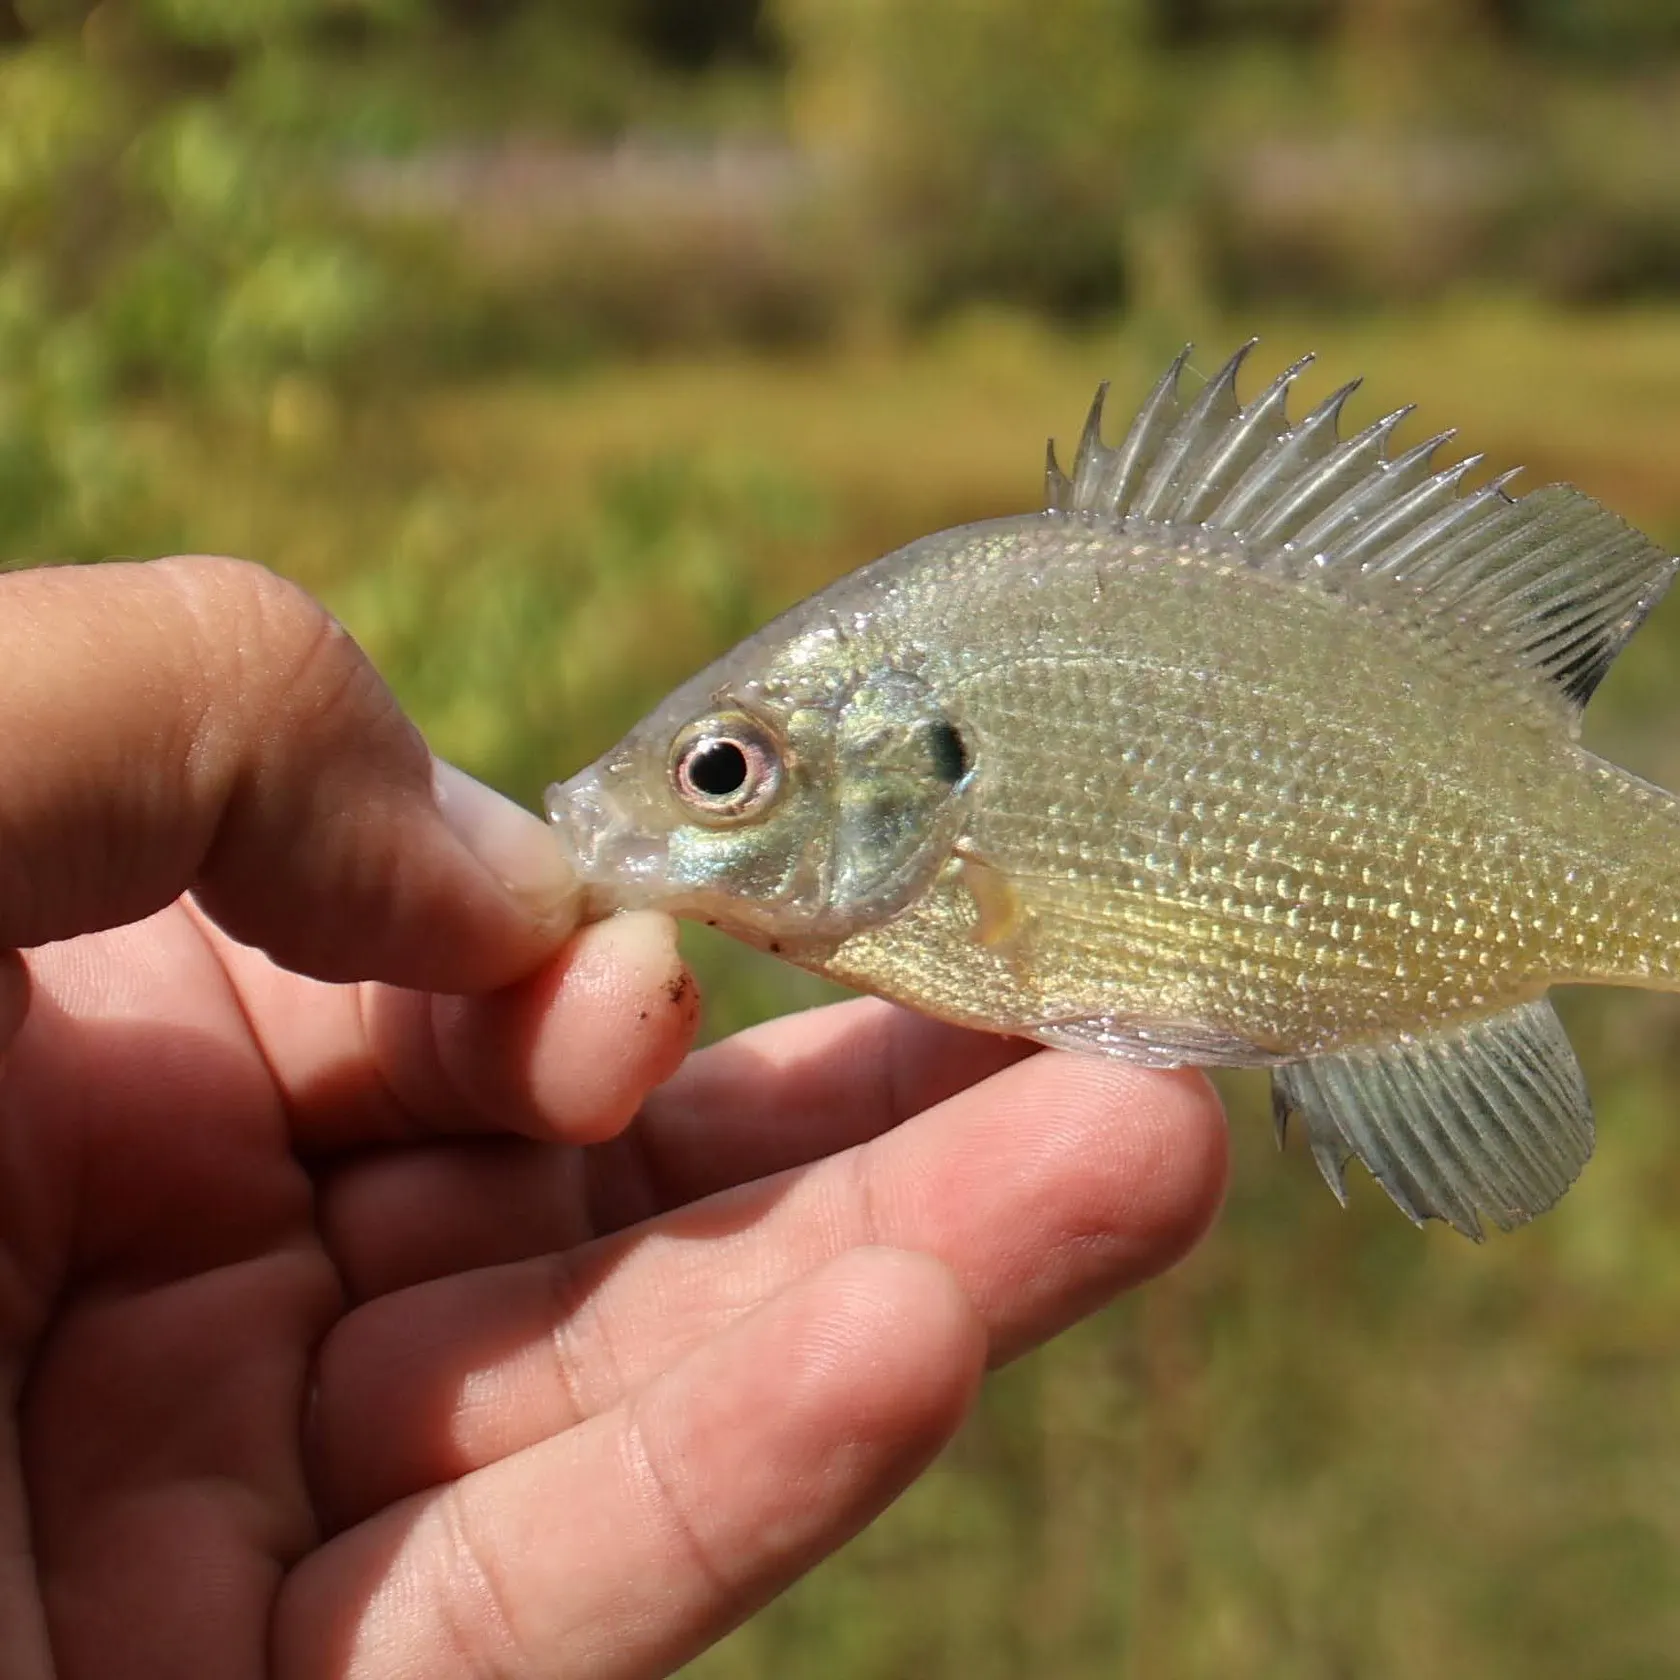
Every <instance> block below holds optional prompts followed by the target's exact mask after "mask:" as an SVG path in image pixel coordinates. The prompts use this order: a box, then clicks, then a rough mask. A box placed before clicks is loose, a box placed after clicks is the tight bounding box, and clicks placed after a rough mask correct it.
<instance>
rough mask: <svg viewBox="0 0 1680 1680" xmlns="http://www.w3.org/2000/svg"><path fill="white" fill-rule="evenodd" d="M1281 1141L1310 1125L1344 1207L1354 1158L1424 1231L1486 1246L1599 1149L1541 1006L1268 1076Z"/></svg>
mask: <svg viewBox="0 0 1680 1680" xmlns="http://www.w3.org/2000/svg"><path fill="white" fill-rule="evenodd" d="M1272 1102H1273V1107H1274V1111H1275V1113H1276V1116H1277V1121H1278V1126H1279V1133H1280V1136H1281V1133H1282V1129H1283V1126H1284V1124H1285V1122H1286V1120H1287V1118H1288V1116H1289V1115H1290V1114H1299V1115H1300V1116H1301V1117H1302V1119H1303V1120H1304V1121H1305V1122H1306V1127H1307V1137H1308V1141H1309V1143H1310V1144H1311V1147H1312V1152H1313V1157H1314V1159H1315V1160H1316V1161H1317V1162H1318V1166H1319V1170H1320V1171H1321V1172H1322V1173H1323V1174H1324V1177H1325V1180H1326V1182H1327V1183H1328V1184H1329V1185H1330V1188H1331V1189H1332V1190H1334V1191H1335V1193H1336V1195H1337V1197H1338V1198H1341V1199H1345V1192H1344V1189H1343V1184H1342V1169H1343V1168H1344V1167H1345V1165H1346V1164H1347V1162H1348V1160H1349V1158H1350V1157H1352V1156H1357V1157H1358V1158H1359V1159H1360V1160H1361V1161H1363V1162H1364V1163H1365V1165H1366V1167H1368V1168H1369V1169H1370V1172H1371V1175H1372V1177H1374V1178H1375V1179H1376V1180H1377V1182H1378V1183H1379V1184H1380V1185H1382V1187H1383V1189H1384V1190H1386V1191H1387V1192H1388V1194H1389V1196H1390V1197H1392V1198H1393V1200H1394V1202H1395V1203H1396V1204H1397V1205H1398V1206H1399V1208H1400V1209H1401V1211H1402V1212H1403V1213H1405V1214H1406V1216H1407V1217H1408V1218H1410V1219H1412V1220H1413V1221H1414V1222H1416V1223H1419V1224H1421V1223H1422V1222H1423V1221H1424V1220H1425V1219H1444V1220H1446V1221H1447V1222H1448V1223H1449V1224H1450V1225H1452V1226H1454V1227H1455V1228H1456V1229H1457V1230H1460V1231H1462V1232H1464V1234H1465V1235H1466V1236H1469V1237H1480V1235H1481V1223H1480V1220H1479V1218H1478V1214H1479V1213H1480V1214H1486V1215H1487V1217H1488V1218H1490V1219H1491V1220H1492V1221H1493V1222H1494V1224H1496V1225H1498V1226H1499V1227H1500V1228H1501V1229H1502V1230H1509V1229H1510V1228H1511V1227H1512V1226H1515V1225H1520V1224H1522V1223H1523V1222H1524V1221H1525V1220H1529V1219H1532V1218H1533V1217H1534V1216H1535V1215H1536V1214H1538V1213H1543V1212H1544V1211H1545V1210H1546V1209H1547V1208H1549V1207H1550V1206H1551V1205H1552V1204H1553V1203H1554V1202H1555V1201H1557V1199H1558V1198H1559V1197H1560V1196H1561V1195H1562V1194H1563V1193H1564V1191H1565V1190H1567V1189H1568V1188H1569V1186H1570V1185H1571V1184H1572V1183H1573V1182H1574V1181H1575V1179H1576V1177H1577V1175H1578V1174H1579V1173H1580V1171H1581V1168H1582V1167H1583V1166H1585V1165H1586V1162H1587V1159H1588V1157H1589V1156H1590V1155H1591V1154H1592V1148H1593V1118H1592V1105H1591V1103H1590V1101H1589V1099H1588V1096H1587V1087H1586V1081H1585V1079H1584V1078H1583V1077H1582V1074H1581V1067H1580V1064H1579V1063H1578V1062H1577V1061H1576V1059H1575V1052H1574V1051H1573V1050H1572V1049H1571V1048H1570V1044H1569V1040H1568V1038H1567V1037H1565V1035H1564V1031H1563V1026H1562V1023H1561V1022H1560V1021H1559V1020H1558V1018H1557V1014H1556V1011H1554V1010H1553V1008H1552V1006H1551V1004H1550V1003H1548V1002H1547V1001H1546V1000H1545V999H1544V998H1541V999H1538V1000H1537V1001H1535V1002H1533V1003H1525V1004H1522V1005H1519V1006H1518V1007H1517V1008H1515V1009H1509V1010H1506V1011H1504V1012H1503V1013H1502V1014H1499V1015H1490V1016H1487V1017H1484V1018H1483V1019H1481V1020H1478V1021H1472V1022H1469V1023H1467V1024H1465V1025H1463V1026H1457V1027H1450V1028H1446V1029H1443V1030H1441V1031H1438V1032H1433V1033H1427V1034H1421V1035H1418V1036H1416V1037H1407V1038H1405V1039H1402V1040H1401V1041H1399V1042H1398V1043H1395V1044H1390V1045H1380V1046H1375V1047H1373V1048H1371V1049H1360V1050H1350V1051H1346V1052H1343V1053H1342V1054H1339V1055H1328V1056H1315V1057H1313V1058H1312V1059H1311V1060H1310V1061H1304V1062H1290V1063H1288V1064H1287V1065H1286V1066H1283V1067H1279V1068H1275V1069H1274V1070H1273V1072H1272Z"/></svg>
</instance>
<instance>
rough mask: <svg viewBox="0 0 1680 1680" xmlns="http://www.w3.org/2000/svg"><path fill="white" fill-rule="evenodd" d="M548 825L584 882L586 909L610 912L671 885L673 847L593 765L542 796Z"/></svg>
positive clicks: (639, 903)
mask: <svg viewBox="0 0 1680 1680" xmlns="http://www.w3.org/2000/svg"><path fill="white" fill-rule="evenodd" d="M543 805H544V809H545V810H546V811H547V813H548V823H549V827H550V828H551V829H552V830H553V832H554V838H555V843H556V844H557V845H558V846H559V847H560V850H561V852H562V854H563V855H564V856H565V858H566V861H567V862H568V863H569V864H570V865H571V866H572V869H573V870H574V871H575V872H576V874H577V876H578V879H579V880H580V881H582V883H583V886H584V895H585V908H586V912H589V913H593V914H595V915H606V914H608V913H609V912H611V911H613V910H636V909H644V908H647V907H650V906H652V905H654V904H656V903H658V902H660V901H661V900H662V899H663V898H664V897H665V895H666V892H667V890H668V880H667V866H668V863H669V848H668V846H667V843H666V841H665V839H664V837H663V836H661V835H657V834H651V833H649V832H648V830H647V828H645V827H644V826H643V825H641V824H639V823H638V822H637V821H636V820H635V817H634V816H633V814H632V813H631V812H629V811H627V810H626V809H625V808H624V805H623V804H622V802H621V801H620V800H619V799H618V798H617V797H616V796H615V795H614V793H613V790H612V789H611V788H610V787H609V786H608V785H607V783H606V781H605V780H604V779H603V777H602V775H601V772H600V768H599V766H597V765H593V764H592V765H590V766H589V767H588V769H586V770H580V771H579V772H578V773H577V775H575V776H573V777H572V778H571V779H570V780H569V781H564V782H556V783H554V784H553V785H552V786H551V787H550V788H549V789H548V792H547V793H546V794H545V795H544V797H543Z"/></svg>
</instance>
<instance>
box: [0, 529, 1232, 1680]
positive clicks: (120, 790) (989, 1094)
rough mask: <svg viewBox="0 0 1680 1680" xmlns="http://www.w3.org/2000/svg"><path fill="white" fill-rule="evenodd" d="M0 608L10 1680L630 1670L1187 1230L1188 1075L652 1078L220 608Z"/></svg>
mask: <svg viewBox="0 0 1680 1680" xmlns="http://www.w3.org/2000/svg"><path fill="white" fill-rule="evenodd" d="M0 609H3V610H0V654H3V656H4V657H3V663H0V692H3V693H4V694H5V697H6V715H7V729H6V731H5V733H4V736H3V737H0V860H3V865H4V867H3V869H0V947H36V948H35V949H31V950H29V951H28V954H27V957H26V958H21V959H20V958H18V957H16V956H8V957H0V1046H4V1070H3V1076H0V1369H3V1371H4V1373H5V1376H6V1378H7V1381H8V1391H9V1396H10V1404H9V1406H8V1408H7V1411H6V1414H5V1416H6V1423H7V1425H8V1430H7V1438H6V1440H5V1442H4V1444H3V1447H0V1629H3V1630H4V1634H3V1636H0V1676H5V1677H6V1680H12V1677H13V1676H16V1677H19V1680H32V1677H35V1676H46V1675H49V1674H55V1675H57V1676H59V1677H61V1680H79V1677H81V1676H91V1675H97V1676H98V1677H99V1680H127V1677H130V1676H165V1675H167V1676H177V1675H182V1676H185V1675H190V1676H193V1677H194V1680H217V1677H220V1676H228V1677H234V1676H238V1677H241V1680H250V1677H257V1676H269V1675H272V1676H283V1677H287V1680H290V1677H292V1676H297V1677H304V1676H307V1677H310V1680H327V1677H331V1676H338V1675H345V1676H348V1675H355V1676H360V1677H365V1680H375V1677H381V1680H382V1677H386V1676H391V1677H395V1676H399V1675H400V1676H404V1677H405V1680H406V1677H423V1676H430V1675H438V1676H444V1675H448V1676H457V1675H463V1674H471V1675H487V1676H488V1675H495V1676H507V1677H516V1676H517V1677H523V1676H533V1677H535V1676H538V1675H541V1676H544V1677H552V1676H566V1675H589V1676H592V1677H607V1676H634V1675H652V1674H658V1673H662V1672H665V1671H667V1670H668V1669H670V1668H671V1667H673V1666H675V1665H676V1664H677V1663H679V1662H680V1661H682V1660H683V1659H684V1658H685V1657H687V1656H689V1655H691V1654H692V1653H693V1652H695V1651H696V1650H698V1649H699V1648H701V1647H702V1646H703V1645H705V1644H706V1643H707V1642H709V1641H710V1640H712V1639H715V1638H716V1637H718V1636H719V1635H720V1634H721V1633H722V1632H723V1631H724V1630H726V1629H727V1628H728V1627H729V1626H731V1625H732V1624H733V1623H734V1622H736V1621H738V1620H739V1619H740V1618H741V1617H743V1616H744V1615H746V1614H747V1613H749V1612H750V1611H751V1609H752V1608H753V1607H754V1606H756V1605H757V1604H759V1603H761V1602H763V1601H764V1600H765V1599H766V1598H768V1597H769V1596H771V1595H772V1594H773V1593H774V1592H776V1591H777V1590H779V1589H780V1588H781V1587H782V1586H783V1585H785V1584H786V1583H787V1582H788V1581H790V1580H791V1579H793V1578H794V1577H795V1576H796V1575H797V1574H799V1573H800V1572H801V1571H802V1570H803V1569H805V1568H807V1567H809V1566H810V1565H811V1564H812V1563H813V1562H814V1561H815V1560H816V1559H817V1558H819V1557H820V1556H821V1555H823V1554H824V1553H825V1552H826V1551H828V1550H830V1549H832V1548H833V1547H834V1546H836V1545H837V1544H839V1543H840V1542H841V1541H842V1540H844V1539H845V1538H846V1537H848V1536H849V1535H850V1534H851V1533H852V1532H854V1531H855V1530H856V1529H857V1528H858V1527H859V1526H861V1525H862V1524H863V1523H864V1522H866V1521H867V1520H868V1519H869V1518H870V1517H871V1516H872V1515H873V1514H874V1513H875V1512H876V1511H878V1510H879V1509H880V1508H881V1507H882V1506H883V1505H884V1504H885V1503H886V1502H887V1501H888V1500H890V1499H891V1498H892V1496H893V1495H894V1494H895V1493H896V1492H897V1491H898V1490H899V1489H900V1488H902V1487H903V1486H904V1485H905V1484H906V1483H907V1482H908V1481H909V1480H911V1479H912V1478H913V1477H914V1475H915V1474H916V1473H917V1472H918V1471H919V1470H920V1468H921V1467H922V1466H923V1465H924V1464H925V1463H926V1462H927V1460H928V1459H929V1458H930V1457H931V1456H932V1455H933V1453H934V1452H935V1451H937V1449H938V1447H939V1446H940V1444H941V1443H942V1442H943V1441H944V1440H945V1439H946V1438H947V1436H948V1435H949V1434H950V1432H951V1431H952V1429H954V1428H955V1426H956V1424H957V1423H958V1421H959V1420H960V1418H961V1416H962V1413H963V1411H964V1408H965V1406H966V1404H967V1402H968V1400H969V1398H970V1396H971V1394H972V1392H973V1389H974V1385H975V1383H976V1382H977V1380H978V1377H979V1373H980V1371H981V1369H982V1367H983V1365H984V1364H985V1363H987V1362H988V1361H991V1362H994V1363H995V1362H997V1361H1000V1360H1003V1359H1007V1358H1009V1357H1011V1356H1012V1355H1014V1354H1015V1353H1018V1352H1020V1351H1021V1350H1023V1349H1024V1348H1026V1347H1029V1346H1031V1345H1032V1344H1033V1343H1035V1342H1037V1341H1039V1340H1042V1339H1043V1338H1044V1337H1046V1336H1048V1335H1049V1334H1051V1333H1052V1332H1053V1331H1055V1330H1056V1329H1057V1328H1059V1327H1060V1326H1062V1325H1064V1324H1065V1323H1067V1322H1068V1321H1069V1320H1070V1319H1072V1318H1074V1317H1075V1316H1077V1315H1078V1314H1079V1313H1081V1312H1083V1311H1086V1310H1088V1309H1089V1308H1090V1307H1092V1306H1094V1305H1096V1304H1097V1303H1098V1302H1099V1301H1101V1300H1103V1299H1105V1298H1106V1297H1107V1296H1109V1295H1111V1294H1112V1293H1113V1292H1114V1291H1116V1290H1117V1289H1120V1288H1123V1287H1125V1286H1127V1285H1128V1284H1131V1283H1135V1282H1137V1281H1139V1280H1140V1279H1142V1278H1144V1277H1146V1276H1147V1275H1149V1274H1150V1273H1151V1272H1153V1271H1156V1270H1158V1269H1159V1268H1161V1267H1162V1266H1164V1265H1166V1264H1167V1263H1169V1262H1170V1261H1171V1260H1172V1259H1173V1258H1175V1257H1176V1256H1177V1255H1178V1254H1179V1253H1181V1252H1182V1251H1183V1250H1184V1248H1185V1247H1187V1246H1188V1245H1189V1244H1190V1243H1191V1242H1192V1241H1193V1240H1194V1238H1195V1237H1196V1235H1197V1234H1198V1233H1199V1232H1200V1230H1201V1229H1202V1228H1203V1226H1204V1225H1205V1224H1206V1222H1207V1220H1208V1219H1209V1218H1210V1217H1211V1214H1212V1210H1213V1208H1214V1206H1215V1204H1216V1202H1217V1200H1218V1196H1219V1192H1220V1187H1221V1182H1222V1176H1223V1162H1224V1154H1223V1133H1222V1128H1221V1126H1220V1124H1219V1120H1218V1113H1217V1108H1216V1106H1215V1104H1214V1101H1213V1098H1212V1096H1211V1094H1210V1093H1209V1091H1208V1088H1207V1087H1206V1085H1205V1084H1204V1083H1203V1082H1202V1081H1201V1080H1200V1079H1199V1078H1196V1077H1194V1076H1190V1075H1161V1074H1150V1073H1145V1072H1142V1071H1140V1070H1135V1069H1131V1068H1128V1067H1125V1066H1123V1065H1120V1064H1111V1063H1106V1062H1102V1061H1098V1060H1095V1059H1086V1058H1078V1057H1073V1056H1065V1055H1059V1054H1049V1053H1045V1054H1035V1055H1028V1054H1027V1052H1026V1049H1025V1047H1023V1046H1021V1045H1018V1044H1014V1043H1011V1042H1009V1041H1006V1040H1001V1039H993V1038H988V1037H985V1036H983V1035H977V1034H968V1033H962V1032H958V1031H956V1030H955V1029H952V1028H948V1027H943V1026H940V1025H937V1024H935V1023H932V1022H927V1021H923V1020H921V1019H919V1018H916V1017H913V1016H910V1015H907V1014H904V1013H902V1012H900V1011H896V1010H894V1009H891V1008H889V1007H888V1006H886V1005H883V1004H879V1003H876V1002H874V1001H862V1002H858V1003H854V1004H846V1005H842V1006H839V1007H838V1008H836V1009H832V1010H823V1011H817V1012H815V1013H813V1014H810V1015H807V1016H803V1017H797V1018H792V1019H789V1020H785V1021H781V1022H777V1023H773V1024H771V1025H769V1026H766V1027H763V1028H760V1029H757V1030H756V1031H754V1032H751V1033H747V1034H743V1035H741V1036H740V1037H739V1038H737V1039H734V1040H732V1041H730V1042H728V1043H726V1044H723V1045H720V1046H717V1047H714V1048H713V1049H711V1050H707V1051H705V1052H702V1053H701V1054H699V1055H697V1056H694V1057H692V1058H691V1059H690V1060H689V1061H688V1062H687V1063H686V1064H684V1065H683V1066H682V1068H681V1071H680V1072H676V1071H675V1070H676V1069H677V1067H678V1063H679V1062H680V1061H681V1058H682V1055H683V1052H684V1050H685V1049H686V1046H687V1042H688V1038H689V1035H690V1033H691V1031H692V1026H693V1022H694V1011H695V1001H694V995H693V988H692V985H691V984H690V983H689V981H688V979H687V976H686V974H685V973H684V971H683V969H682V967H681V964H680V961H679V959H678V958H677V956H676V952H675V946H674V943H673V938H672V929H671V925H670V924H669V923H668V922H666V921H664V920H663V919H661V918H657V917H650V916H636V917H625V918H620V919H617V920H615V921H612V922H607V923H603V924H600V925H598V926H594V927H590V928H586V929H584V930H583V931H582V932H581V933H577V934H575V935H574V936H573V937H571V938H570V939H569V940H567V941H566V942H565V943H564V944H563V945H562V943H561V941H562V940H563V939H564V937H565V935H566V934H567V933H568V932H569V931H570V925H571V920H572V917H573V914H574V911H573V905H572V897H571V893H570V890H569V885H570V884H569V882H568V881H567V880H566V879H565V878H564V876H563V874H562V873H560V868H561V866H560V864H559V859H558V853H557V850H556V848H554V847H553V846H552V845H551V844H550V843H549V839H548V836H547V834H546V833H545V832H544V830H543V828H542V826H541V825H540V824H539V823H538V822H537V820H536V819H535V818H531V817H528V816H526V815H524V814H522V813H516V812H515V811H514V810H513V808H512V807H507V806H505V805H501V804H499V803H498V802H496V801H495V800H494V799H493V796H489V795H487V794H485V793H484V792H483V790H478V789H475V788H473V787H470V786H468V785H466V784H464V783H463V782H462V781H460V780H459V779H457V778H455V777H453V776H450V775H448V774H447V773H446V774H445V776H444V780H443V783H442V786H443V797H442V800H441V808H440V803H439V802H434V798H433V793H432V774H433V772H432V765H431V761H430V759H429V756H428V755H427V753H426V751H425V748H424V746H423V744H422V743H421V742H420V740H419V737H418V736H417V735H416V734H415V733H414V731H413V730H412V728H411V726H410V725H408V724H407V723H406V721H405V720H404V719H403V718H402V716H401V714H400V712H399V711H398V710H397V708H396V706H395V703H394V702H393V701H392V700H391V698H390V697H389V695H388V694H387V693H386V691H385V690H384V688H383V686H382V685H381V684H380V683H379V682H378V679H377V678H376V677H375V676H374V675H373V673H372V672H371V670H370V668H369V667H368V666H367V665H366V663H365V662H364V661H363V660H362V659H361V657H360V655H359V654H358V653H357V652H356V650H355V649H354V647H353V645H352V644H351V643H350V642H349V641H348V639H347V638H345V637H344V636H343V635H342V633H341V632H338V631H336V629H335V628H334V627H333V626H332V625H331V623H330V621H329V620H327V619H326V618H325V617H324V615H322V614H321V613H320V611H319V609H317V608H315V607H313V606H312V605H311V604H310V603H309V602H308V601H307V600H306V599H305V598H304V597H302V596H301V595H299V594H298V593H297V592H296V591H294V590H291V589H290V588H288V587H287V586H285V585H283V584H280V583H278V582H277V581H276V580H274V579H272V578H270V577H268V576H267V575H266V574H264V573H261V572H258V571H256V570H255V569H252V568H248V567H241V566H237V565H235V564H233V563H229V562H209V561H174V562H165V563H160V564H157V565H152V566H139V567H136V566H121V567H101V568H96V569H91V570H63V571H45V572H36V573H23V574H17V575H14V576H10V577H7V578H5V579H4V580H0ZM466 842H471V844H468V843H466ZM189 889H191V891H192V894H193V896H192V897H190V898H183V897H182V896H181V895H182V894H183V893H184V892H186V891H188V890H189ZM142 916H144V917H146V918H147V919H146V920H144V921H139V922H135V921H134V919H135V918H137V917H142ZM119 924H132V925H119ZM236 941H239V942H236ZM49 942H55V943H49ZM241 942H242V943H241ZM265 952H266V953H267V954H266V955H265V954H264V953H265ZM282 964H284V965H286V966H284V967H283V966H280V965H282ZM292 969H297V970H303V971H307V972H308V973H310V974H312V975H314V976H316V977H317V978H311V979H306V978H302V977H301V976H300V975H299V974H298V973H294V972H290V970H292ZM495 988H499V989H495ZM464 993H476V994H478V995H476V996H472V997H466V996H460V995H455V994H464ZM31 994H32V995H31ZM673 1072H675V1077H674V1078H671V1077H670V1076H671V1075H672V1074H673ZM667 1080H668V1081H669V1082H668V1083H662V1082H663V1081H667ZM654 1087H659V1088H658V1089H654ZM650 1092H651V1095H650V1094H649V1093H650ZM632 1116H635V1118H634V1119H632Z"/></svg>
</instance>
